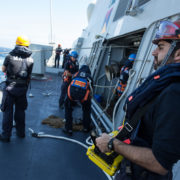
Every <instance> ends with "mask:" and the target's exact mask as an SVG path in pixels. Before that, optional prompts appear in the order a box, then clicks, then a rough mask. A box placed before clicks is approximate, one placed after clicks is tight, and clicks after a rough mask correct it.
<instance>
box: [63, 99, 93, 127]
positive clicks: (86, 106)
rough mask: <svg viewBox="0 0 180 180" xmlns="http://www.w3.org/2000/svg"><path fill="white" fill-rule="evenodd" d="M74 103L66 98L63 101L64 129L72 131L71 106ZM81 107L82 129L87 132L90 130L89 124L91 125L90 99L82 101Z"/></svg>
mask: <svg viewBox="0 0 180 180" xmlns="http://www.w3.org/2000/svg"><path fill="white" fill-rule="evenodd" d="M74 103H75V102H74V101H71V100H70V99H69V98H68V97H67V98H66V101H65V119H66V123H65V128H66V129H67V130H72V122H73V118H72V111H73V108H72V106H73V104H74ZM81 105H82V111H83V127H84V128H85V129H87V130H89V129H90V123H91V99H90V98H89V99H88V100H87V101H84V102H83V103H81Z"/></svg>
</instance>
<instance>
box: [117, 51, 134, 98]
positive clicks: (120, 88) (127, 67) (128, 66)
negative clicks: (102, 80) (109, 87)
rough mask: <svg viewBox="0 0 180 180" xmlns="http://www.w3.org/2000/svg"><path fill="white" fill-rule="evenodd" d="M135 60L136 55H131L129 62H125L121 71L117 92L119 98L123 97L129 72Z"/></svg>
mask: <svg viewBox="0 0 180 180" xmlns="http://www.w3.org/2000/svg"><path fill="white" fill-rule="evenodd" d="M135 59H136V54H130V55H129V57H128V60H126V61H125V63H124V66H123V67H122V68H121V70H120V77H119V83H118V87H117V90H116V93H117V95H118V96H121V95H122V93H123V92H124V90H125V88H126V85H127V81H128V78H129V70H130V69H131V68H132V66H133V63H134V60H135Z"/></svg>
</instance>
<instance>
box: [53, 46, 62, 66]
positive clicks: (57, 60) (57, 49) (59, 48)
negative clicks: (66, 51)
mask: <svg viewBox="0 0 180 180" xmlns="http://www.w3.org/2000/svg"><path fill="white" fill-rule="evenodd" d="M61 52H62V48H61V44H58V47H57V48H56V56H55V65H54V67H55V68H59V61H60V55H61Z"/></svg>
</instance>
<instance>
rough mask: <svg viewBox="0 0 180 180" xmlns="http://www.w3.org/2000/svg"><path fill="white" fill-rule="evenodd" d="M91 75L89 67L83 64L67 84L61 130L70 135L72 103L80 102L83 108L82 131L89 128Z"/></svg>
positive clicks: (86, 130)
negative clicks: (63, 121)
mask: <svg viewBox="0 0 180 180" xmlns="http://www.w3.org/2000/svg"><path fill="white" fill-rule="evenodd" d="M91 87H92V77H91V72H90V69H89V67H88V66H87V65H83V66H82V67H81V68H80V70H79V72H77V73H76V74H75V75H74V77H73V78H72V81H71V84H70V85H69V86H68V97H67V99H66V101H65V119H66V123H65V128H64V129H63V131H64V132H65V133H68V134H69V135H72V121H73V118H72V111H73V108H72V106H73V104H74V103H75V102H80V103H81V105H82V110H83V127H84V129H83V131H84V132H88V131H89V130H90V123H91V117H90V115H91V95H90V89H91Z"/></svg>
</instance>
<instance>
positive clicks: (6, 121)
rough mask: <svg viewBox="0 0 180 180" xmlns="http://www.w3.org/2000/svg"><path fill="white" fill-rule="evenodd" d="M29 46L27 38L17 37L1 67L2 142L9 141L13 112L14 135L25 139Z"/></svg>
mask: <svg viewBox="0 0 180 180" xmlns="http://www.w3.org/2000/svg"><path fill="white" fill-rule="evenodd" d="M29 45H30V42H29V40H28V38H27V37H25V36H18V37H17V40H16V46H15V48H14V49H13V50H12V51H11V52H10V53H9V54H8V55H7V56H6V58H5V60H4V63H3V66H2V71H3V72H6V74H7V80H6V86H5V89H4V91H3V98H2V104H1V111H2V112H3V120H2V134H0V140H1V141H3V142H9V141H10V137H11V131H12V127H13V111H14V120H15V122H16V134H17V136H18V137H20V138H24V137H25V110H26V108H27V98H26V92H27V89H28V84H29V82H30V76H31V72H32V67H33V59H32V58H31V57H30V56H31V54H32V52H31V51H30V49H29V48H28V46H29ZM14 105H15V108H14V107H13V106H14ZM13 108H14V110H13Z"/></svg>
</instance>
